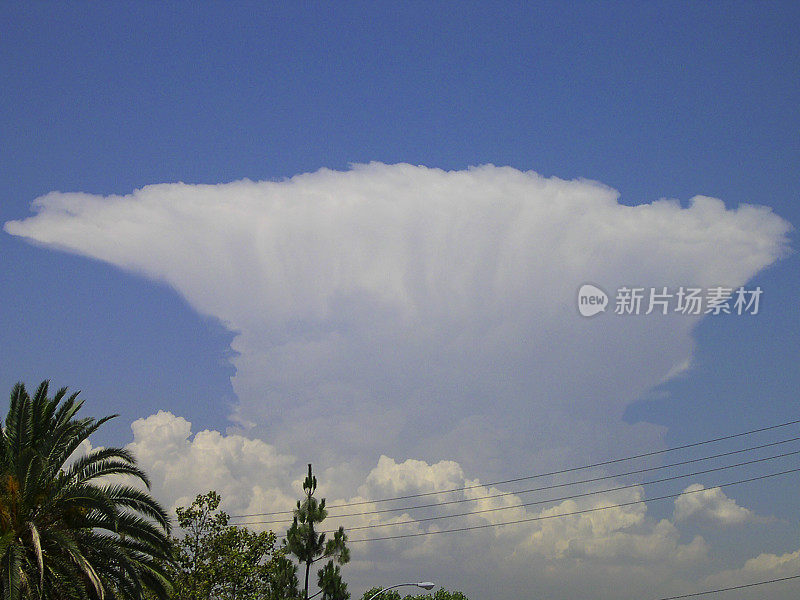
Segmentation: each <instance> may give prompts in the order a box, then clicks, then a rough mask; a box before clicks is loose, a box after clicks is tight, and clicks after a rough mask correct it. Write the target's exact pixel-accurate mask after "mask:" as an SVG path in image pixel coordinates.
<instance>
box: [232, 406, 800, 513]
mask: <svg viewBox="0 0 800 600" xmlns="http://www.w3.org/2000/svg"><path fill="white" fill-rule="evenodd" d="M797 423H800V419H795V420H794V421H786V422H785V423H778V424H777V425H770V426H769V427H760V428H758V429H751V430H749V431H742V432H741V433H734V434H731V435H725V436H722V437H718V438H713V439H710V440H703V441H700V442H693V443H691V444H684V445H682V446H674V447H672V448H665V449H663V450H653V451H651V452H644V453H642V454H635V455H632V456H625V457H622V458H614V459H611V460H605V461H602V462H597V463H592V464H588V465H583V466H579V467H570V468H567V469H561V470H558V471H550V472H548V473H538V474H535V475H525V476H523V477H515V478H513V479H505V480H502V481H494V482H490V483H479V484H475V485H467V486H462V487H457V488H451V489H447V490H439V491H436V492H421V493H418V494H408V495H405V496H394V497H392V498H382V499H380V500H362V501H358V502H345V503H342V504H331V505H329V506H328V508H346V507H350V506H361V505H364V504H379V503H382V502H392V501H394V500H407V499H409V498H422V497H424V496H435V495H439V494H449V493H452V492H461V491H464V490H471V489H475V488H479V487H490V486H494V485H504V484H507V483H516V482H518V481H527V480H530V479H538V478H540V477H549V476H552V475H563V474H565V473H573V472H575V471H583V470H586V469H593V468H596V467H603V466H607V465H613V464H616V463H621V462H626V461H629V460H636V459H639V458H647V457H649V456H657V455H659V454H666V453H668V452H675V451H677V450H686V449H687V448H696V447H698V446H704V445H706V444H713V443H716V442H722V441H725V440H732V439H735V438H739V437H743V436H746V435H753V434H756V433H762V432H764V431H771V430H773V429H779V428H781V427H788V426H789V425H795V424H797ZM293 512H294V511H293V510H279V511H272V512H263V513H250V514H245V515H231V518H234V519H243V518H246V517H267V516H272V515H286V514H292V513H293Z"/></svg>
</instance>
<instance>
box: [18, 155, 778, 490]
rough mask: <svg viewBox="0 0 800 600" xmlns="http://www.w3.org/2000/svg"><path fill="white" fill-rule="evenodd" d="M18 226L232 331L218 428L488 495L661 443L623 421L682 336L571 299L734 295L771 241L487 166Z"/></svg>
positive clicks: (713, 218)
mask: <svg viewBox="0 0 800 600" xmlns="http://www.w3.org/2000/svg"><path fill="white" fill-rule="evenodd" d="M33 209H34V210H35V212H36V213H37V214H36V215H35V216H32V217H30V218H27V219H24V220H22V221H12V222H8V223H6V225H5V230H6V231H7V232H9V233H11V234H13V235H17V236H22V237H24V238H27V239H30V240H33V241H36V242H38V243H41V244H44V245H48V246H53V247H57V248H62V249H65V250H68V251H71V252H76V253H79V254H83V255H86V256H90V257H93V258H96V259H99V260H103V261H106V262H109V263H111V264H114V265H117V266H119V267H121V268H124V269H129V270H133V271H136V272H139V273H142V274H143V275H145V276H146V277H150V278H153V279H157V280H160V281H164V282H166V283H168V284H169V285H170V286H172V287H173V288H174V289H176V290H177V291H178V292H179V293H180V294H182V295H183V297H185V298H186V300H187V301H188V302H189V303H190V305H191V306H193V307H194V308H195V309H196V310H197V311H199V312H200V313H202V314H204V315H210V316H212V317H216V318H217V319H219V320H220V321H221V322H222V323H224V324H225V325H226V326H227V327H229V328H230V329H231V331H233V332H236V337H235V339H234V341H233V344H232V347H233V349H234V350H235V351H236V352H237V353H238V355H237V356H236V357H235V358H234V359H233V364H234V366H235V368H236V374H235V376H234V377H233V386H234V390H235V392H236V394H237V396H238V400H239V403H238V406H237V408H236V410H235V413H234V414H233V415H232V418H233V419H234V420H235V421H236V422H238V423H240V424H241V425H242V426H244V427H246V428H250V430H251V433H252V434H253V435H259V436H262V437H264V439H269V440H270V442H271V443H274V444H276V445H277V446H278V447H281V448H284V449H286V451H287V452H289V453H293V454H299V453H301V452H302V453H303V454H304V455H306V456H307V458H308V460H313V461H314V462H317V463H320V464H337V463H339V462H343V461H348V462H349V463H350V464H353V465H356V467H357V468H360V469H361V471H362V474H363V469H365V468H367V467H368V465H369V464H370V463H371V462H372V461H373V460H374V457H375V456H378V455H379V454H381V453H384V454H389V455H395V456H397V455H400V456H403V455H405V456H415V457H417V458H422V459H425V460H428V461H438V460H441V459H452V460H457V461H458V462H459V463H460V464H462V465H464V466H465V467H466V468H470V469H475V470H476V471H478V472H483V473H486V474H487V476H488V477H495V476H498V477H500V476H502V475H503V474H504V471H505V470H507V469H508V467H509V465H513V466H514V470H515V471H516V470H519V469H520V468H523V469H527V468H532V467H534V466H545V465H553V464H561V465H563V464H565V463H570V462H576V461H580V460H581V459H583V458H585V457H587V456H598V455H600V456H603V455H606V456H608V455H611V454H617V453H618V448H619V447H620V446H624V447H626V448H628V449H630V450H637V449H639V448H646V447H652V446H653V444H654V443H657V442H658V441H659V436H660V434H661V430H659V429H658V428H655V427H650V426H647V425H645V424H639V425H628V424H625V423H623V422H622V414H623V411H624V410H625V407H626V406H627V405H628V404H630V403H631V402H632V401H633V400H635V399H636V398H637V397H639V396H640V395H641V394H642V393H643V392H644V391H645V390H647V389H648V388H649V387H651V386H653V385H655V384H657V383H659V382H661V381H663V380H664V379H665V377H667V376H672V375H674V374H675V373H676V372H678V371H680V370H681V369H684V368H686V365H687V364H689V363H688V362H687V361H689V360H690V358H691V351H692V340H691V329H692V327H693V326H694V325H695V324H696V322H697V320H698V318H699V317H690V316H685V315H679V314H670V315H668V316H664V315H659V314H653V315H649V316H644V315H638V316H636V315H629V316H625V317H623V316H617V315H614V314H611V313H612V312H613V310H612V309H613V306H611V307H610V308H609V310H607V312H606V314H600V315H597V316H595V317H593V318H591V319H585V318H582V317H580V315H579V314H578V311H577V298H576V295H577V290H578V289H579V287H580V285H581V284H582V283H585V282H592V283H594V284H597V285H599V286H601V287H602V288H603V289H605V290H606V291H607V292H608V293H609V294H611V295H612V296H613V293H614V290H616V289H618V288H619V287H621V286H626V285H627V286H642V287H645V288H649V287H654V288H661V287H664V286H666V287H669V288H673V289H674V288H677V287H678V286H697V287H701V288H707V287H710V286H721V285H724V286H730V287H736V286H739V285H742V284H744V283H746V282H747V281H748V279H749V278H751V277H752V276H753V275H754V274H755V273H757V272H758V271H759V270H760V269H763V268H764V267H766V266H768V265H769V264H771V263H772V262H774V261H775V260H776V259H777V258H778V257H779V256H781V255H782V254H783V253H784V252H785V251H786V245H787V241H786V234H787V232H788V231H789V229H790V226H789V224H788V223H787V222H786V221H784V220H782V219H781V218H779V217H778V216H776V215H774V214H773V213H772V212H771V211H770V210H769V209H768V208H764V207H757V206H749V205H743V206H740V207H739V208H737V209H735V210H728V209H726V207H725V205H724V204H723V203H722V202H721V201H720V200H716V199H712V198H708V197H696V198H693V199H692V200H691V201H690V202H689V204H688V206H686V207H684V206H682V205H681V204H680V203H679V202H677V201H668V200H663V201H659V202H654V203H652V204H646V205H641V206H633V207H631V206H624V205H621V204H619V203H618V194H617V192H615V191H614V190H613V189H610V188H608V187H606V186H604V185H602V184H600V183H596V182H592V181H584V180H578V181H564V180H561V179H557V178H545V177H541V176H539V175H537V174H536V173H533V172H521V171H518V170H515V169H513V168H509V167H502V168H501V167H494V166H491V165H489V166H483V167H476V168H470V169H467V170H463V171H450V172H448V171H442V170H439V169H432V168H426V167H418V166H412V165H408V164H398V165H385V164H379V163H372V164H368V165H357V166H354V167H353V168H352V169H351V170H349V171H346V172H336V171H330V170H326V169H323V170H320V171H317V172H315V173H310V174H303V175H298V176H295V177H292V178H290V179H286V180H283V181H265V182H252V181H237V182H233V183H226V184H219V185H187V184H183V183H176V184H159V185H150V186H146V187H144V188H142V189H139V190H136V191H134V192H133V193H131V194H129V195H126V196H109V197H102V196H95V195H91V194H84V193H60V192H53V193H50V194H47V195H46V196H43V197H41V198H39V199H37V200H36V201H35V202H34V203H33ZM612 302H613V297H612ZM646 303H647V300H645V304H646ZM645 310H646V307H645V306H642V313H644V312H645ZM656 312H658V311H656ZM308 440H314V442H313V443H309V441H308ZM354 468H355V467H354Z"/></svg>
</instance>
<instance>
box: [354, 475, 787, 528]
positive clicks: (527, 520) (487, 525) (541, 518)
mask: <svg viewBox="0 0 800 600" xmlns="http://www.w3.org/2000/svg"><path fill="white" fill-rule="evenodd" d="M798 471H800V468H797V469H789V470H786V471H780V472H778V473H769V474H767V475H759V476H758V477H750V478H749V479H740V480H738V481H730V482H728V483H722V484H719V485H716V486H714V487H723V486H732V485H739V484H742V483H750V482H753V481H760V480H763V479H768V478H770V477H778V476H779V475H788V474H789V473H796V472H798ZM705 491H707V489H700V490H686V491H683V492H679V493H676V494H667V495H664V496H656V497H654V498H647V499H644V500H632V501H630V502H620V503H618V504H610V505H608V506H597V507H594V508H586V509H582V510H576V511H572V512H566V513H560V514H556V515H539V516H536V517H527V518H525V519H517V520H515V521H505V522H503V523H484V524H482V525H470V526H467V527H458V528H455V529H440V530H438V531H421V532H417V533H403V534H397V535H387V536H382V537H377V538H362V539H356V540H348V542H349V543H351V544H358V543H361V542H378V541H384V540H399V539H403V538H412V537H421V536H425V535H438V534H442V533H457V532H462V531H472V530H475V529H488V528H490V527H502V526H505V525H518V524H520V523H531V522H534V521H544V520H546V519H556V518H561V517H570V516H575V515H580V514H585V513H591V512H597V511H601V510H609V509H612V508H622V507H624V506H633V505H636V504H646V503H648V502H656V501H658V500H667V499H670V498H678V497H679V496H688V495H689V494H696V493H698V492H705Z"/></svg>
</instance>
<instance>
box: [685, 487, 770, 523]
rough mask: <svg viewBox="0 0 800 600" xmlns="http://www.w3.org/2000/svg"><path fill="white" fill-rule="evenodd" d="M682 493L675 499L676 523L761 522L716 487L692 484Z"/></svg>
mask: <svg viewBox="0 0 800 600" xmlns="http://www.w3.org/2000/svg"><path fill="white" fill-rule="evenodd" d="M683 492H684V495H683V496H678V498H676V499H675V512H674V517H675V520H676V521H686V520H687V519H690V518H697V519H703V520H706V521H711V522H713V523H716V524H718V525H739V524H742V523H748V522H754V521H758V520H761V519H760V518H759V517H758V516H756V514H755V513H754V512H753V511H751V510H749V509H747V508H745V507H743V506H739V505H738V504H736V501H735V500H734V499H733V498H728V497H727V496H726V495H725V493H724V492H723V491H722V489H720V488H718V487H715V488H709V489H705V487H704V486H703V485H701V484H699V483H693V484H692V485H690V486H689V487H687V488H686V489H685V490H683Z"/></svg>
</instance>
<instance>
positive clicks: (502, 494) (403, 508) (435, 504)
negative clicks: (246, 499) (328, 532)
mask: <svg viewBox="0 0 800 600" xmlns="http://www.w3.org/2000/svg"><path fill="white" fill-rule="evenodd" d="M797 440H800V436H798V437H793V438H789V439H785V440H780V441H778V442H770V443H768V444H760V445H758V446H751V447H748V448H742V449H739V450H731V451H729V452H721V453H719V454H712V455H710V456H704V457H701V458H693V459H689V460H683V461H679V462H674V463H670V464H666V465H660V466H657V467H647V468H643V469H637V470H634V471H628V472H625V473H618V474H613V475H603V476H599V477H592V478H590V479H581V480H578V481H570V482H566V483H556V484H551V485H544V486H540V487H535V488H528V489H525V490H517V491H512V492H500V493H496V494H487V495H485V496H478V497H476V498H459V499H457V500H447V501H444V502H432V503H429V504H419V505H416V506H401V507H398V508H384V509H379V510H368V511H362V512H353V513H345V514H341V515H328V518H331V519H339V518H344V517H356V516H365V515H377V514H383V513H390V512H400V511H403V512H405V511H410V510H419V509H422V508H432V507H438V506H447V505H450V504H461V503H464V502H477V501H479V500H489V499H494V498H502V497H505V496H516V495H520V494H528V493H531V492H541V491H545V490H552V489H556V488H562V487H570V486H574V485H581V484H584V483H596V482H598V481H605V480H608V479H615V478H618V477H627V476H630V475H638V474H641V473H647V472H650V471H659V470H663V469H669V468H672V467H678V466H684V465H688V464H693V463H697V462H703V461H707V460H713V459H715V458H723V457H726V456H732V455H734V454H742V453H744V452H752V451H754V450H762V449H764V448H769V447H772V446H779V445H781V444H787V443H790V442H796V441H797ZM742 464H747V463H742ZM734 466H740V465H734ZM687 477H691V475H687ZM642 485H645V484H642ZM283 523H291V520H287V519H274V520H270V521H243V522H240V523H236V524H237V525H274V524H283Z"/></svg>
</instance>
